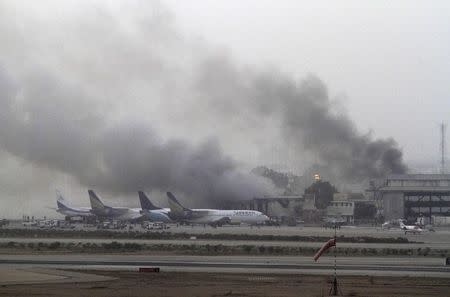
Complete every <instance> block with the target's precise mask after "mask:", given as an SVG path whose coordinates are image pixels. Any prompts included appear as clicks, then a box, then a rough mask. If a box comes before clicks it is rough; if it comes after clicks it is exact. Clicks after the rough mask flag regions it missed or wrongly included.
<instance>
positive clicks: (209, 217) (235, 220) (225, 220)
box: [167, 192, 269, 227]
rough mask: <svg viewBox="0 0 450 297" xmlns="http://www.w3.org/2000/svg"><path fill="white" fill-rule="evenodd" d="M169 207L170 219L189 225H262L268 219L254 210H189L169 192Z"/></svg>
mask: <svg viewBox="0 0 450 297" xmlns="http://www.w3.org/2000/svg"><path fill="white" fill-rule="evenodd" d="M167 197H168V198H169V206H170V213H169V215H170V217H171V218H172V219H174V220H177V221H182V222H187V223H190V224H208V225H211V226H215V227H217V226H222V225H224V224H240V223H247V224H252V225H255V224H263V223H264V222H266V221H268V220H269V217H268V216H266V215H265V214H263V213H262V212H259V211H256V210H223V209H189V208H186V207H184V206H182V205H181V204H180V202H178V200H177V199H176V198H175V196H174V195H173V194H172V193H171V192H167Z"/></svg>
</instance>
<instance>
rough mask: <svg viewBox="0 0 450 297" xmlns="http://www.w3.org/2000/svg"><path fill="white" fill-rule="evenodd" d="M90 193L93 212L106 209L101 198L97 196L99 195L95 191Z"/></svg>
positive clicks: (89, 191)
mask: <svg viewBox="0 0 450 297" xmlns="http://www.w3.org/2000/svg"><path fill="white" fill-rule="evenodd" d="M88 193H89V200H90V201H91V207H92V209H93V210H95V209H97V210H102V209H105V205H104V204H103V202H102V201H101V200H100V198H99V197H98V196H97V194H95V192H94V191H92V190H88Z"/></svg>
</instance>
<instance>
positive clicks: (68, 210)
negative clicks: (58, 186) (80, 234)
mask: <svg viewBox="0 0 450 297" xmlns="http://www.w3.org/2000/svg"><path fill="white" fill-rule="evenodd" d="M56 205H57V206H58V208H56V209H55V210H56V211H57V212H59V213H60V214H62V215H64V216H66V217H92V216H94V214H93V213H92V212H91V208H90V207H73V206H70V205H69V204H68V203H67V202H66V200H65V199H64V197H63V196H62V194H61V192H60V191H58V190H56Z"/></svg>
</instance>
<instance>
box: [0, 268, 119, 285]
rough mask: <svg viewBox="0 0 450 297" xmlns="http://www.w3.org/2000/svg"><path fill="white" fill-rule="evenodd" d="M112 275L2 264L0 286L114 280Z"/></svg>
mask: <svg viewBox="0 0 450 297" xmlns="http://www.w3.org/2000/svg"><path fill="white" fill-rule="evenodd" d="M113 279H114V278H112V277H106V276H101V275H95V274H89V273H80V272H75V271H64V270H59V269H53V268H42V267H41V268H39V267H21V268H20V267H17V266H12V265H1V266H0V286H6V285H17V284H43V283H68V282H77V283H79V282H96V281H108V280H113Z"/></svg>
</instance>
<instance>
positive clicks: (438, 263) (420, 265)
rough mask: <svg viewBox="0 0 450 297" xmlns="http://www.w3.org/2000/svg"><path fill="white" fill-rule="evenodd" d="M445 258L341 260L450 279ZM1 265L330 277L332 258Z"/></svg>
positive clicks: (64, 260) (15, 258)
mask: <svg viewBox="0 0 450 297" xmlns="http://www.w3.org/2000/svg"><path fill="white" fill-rule="evenodd" d="M444 262H445V259H443V258H414V257H370V258H366V257H339V258H338V259H337V267H338V270H339V272H340V273H341V274H345V275H383V276H423V277H446V278H449V277H450V266H445V263H444ZM0 265H1V266H11V265H14V266H17V265H22V266H24V267H58V268H77V269H80V268H81V269H86V270H91V269H105V270H109V269H112V270H122V269H123V270H133V269H134V270H136V269H137V268H138V267H148V266H150V267H160V268H161V269H162V270H163V271H205V272H246V273H261V272H263V273H273V274H277V273H300V274H329V273H331V271H332V268H333V265H334V258H333V257H323V258H320V259H319V261H318V262H317V263H315V262H314V261H313V260H312V258H311V257H284V256H282V257H266V256H257V257H248V256H172V255H171V256H148V255H111V254H109V255H106V254H102V255H1V256H0Z"/></svg>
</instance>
